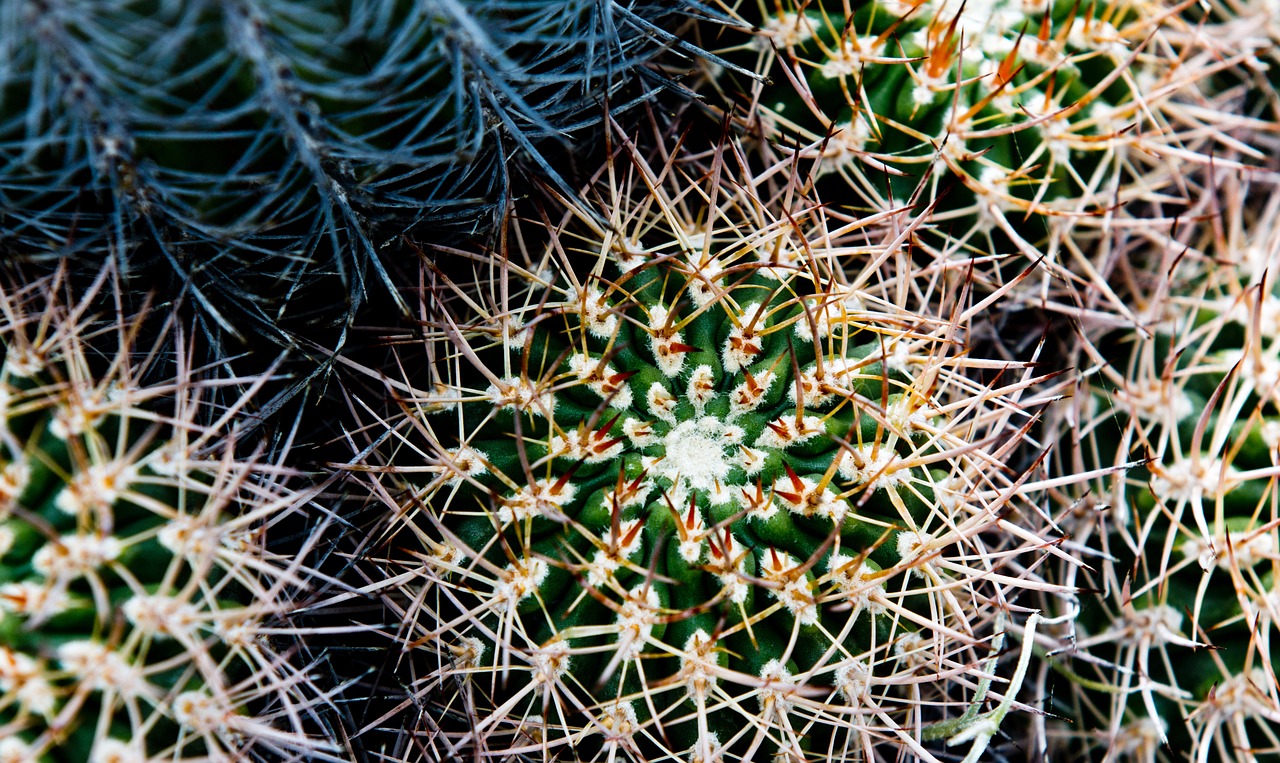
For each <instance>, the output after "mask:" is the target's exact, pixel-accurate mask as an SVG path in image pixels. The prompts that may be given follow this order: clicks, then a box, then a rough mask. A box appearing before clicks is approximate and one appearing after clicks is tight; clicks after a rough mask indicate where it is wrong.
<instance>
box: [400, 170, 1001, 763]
mask: <svg viewBox="0 0 1280 763" xmlns="http://www.w3.org/2000/svg"><path fill="white" fill-rule="evenodd" d="M614 166H618V165H616V164H615V165H614ZM722 169H723V170H724V172H725V173H726V175H727V173H728V172H729V170H728V169H727V168H723V167H722ZM647 171H648V170H635V173H636V174H635V176H631V175H628V180H627V181H626V182H637V183H638V182H639V178H640V177H643V174H642V173H644V172H647ZM621 172H622V171H621V170H619V174H621ZM627 172H628V173H630V172H631V169H628V170H627ZM704 172H705V174H704ZM655 175H656V173H655ZM697 176H698V177H701V178H704V179H703V180H701V181H695V180H691V179H688V178H684V177H680V176H675V175H672V176H668V177H666V178H665V179H664V180H663V181H661V183H660V184H658V187H656V188H654V187H650V188H648V189H642V190H640V191H639V192H636V194H635V196H634V197H632V196H630V195H628V194H629V193H630V192H629V191H619V190H618V189H616V188H606V187H604V186H603V185H601V186H600V187H593V189H592V191H591V192H592V193H594V192H597V191H598V192H599V193H601V194H602V195H606V196H607V197H609V198H612V199H613V201H612V203H613V205H614V206H612V207H605V208H604V212H602V214H607V215H608V216H611V217H613V218H614V219H615V220H618V222H616V223H615V226H616V228H617V230H618V232H617V233H614V232H613V231H609V232H601V231H599V230H598V229H592V230H590V231H589V232H587V233H580V232H579V230H578V229H576V228H574V229H571V230H566V231H565V232H563V233H561V234H560V237H559V238H558V239H557V241H558V243H553V244H551V245H548V247H547V250H546V251H547V253H546V254H545V255H544V256H543V257H542V258H541V259H539V258H536V257H528V254H527V252H526V253H525V254H524V257H525V258H526V259H524V260H523V261H521V260H519V259H518V258H517V257H514V256H513V257H512V258H511V259H510V260H509V261H508V262H509V269H508V270H507V271H506V272H507V273H508V274H509V279H508V280H499V281H497V282H495V283H494V284H493V288H491V289H490V288H488V287H486V288H485V289H484V294H486V295H497V294H502V295H505V296H504V297H503V300H504V301H503V303H502V304H503V307H502V308H493V309H491V310H488V311H486V315H485V316H484V317H483V318H482V319H480V320H479V322H478V323H470V324H466V325H458V324H452V323H446V328H445V329H444V330H443V332H442V333H441V335H440V336H441V341H442V344H441V345H440V349H438V350H433V352H440V353H442V354H441V355H438V356H437V357H440V358H448V359H449V360H448V362H445V363H441V365H439V366H437V367H436V368H437V371H436V373H439V374H440V375H441V376H442V377H444V378H447V379H448V380H449V381H447V382H446V381H440V382H439V383H438V386H437V389H435V390H432V391H431V392H428V393H415V394H414V396H413V399H415V400H419V401H420V402H419V403H418V404H417V407H416V408H415V411H414V414H415V416H414V418H413V419H411V420H410V422H407V423H406V426H408V427H409V428H408V429H406V430H405V432H406V434H404V435H403V438H401V437H400V436H397V439H398V440H399V439H403V440H404V442H405V444H406V446H407V447H408V448H409V450H400V451H399V453H398V454H397V455H396V456H395V457H388V461H387V463H388V464H390V465H389V466H388V467H385V468H380V469H378V470H376V472H375V473H383V472H385V473H395V472H396V471H399V472H400V473H401V474H403V475H404V479H406V480H407V481H408V484H407V485H406V489H407V490H408V492H409V493H410V495H412V496H413V498H412V499H411V500H412V505H413V506H414V507H421V508H420V509H419V508H415V509H414V510H413V511H407V512H405V513H403V514H402V516H404V517H406V518H407V521H408V520H411V521H412V523H413V524H412V527H413V529H412V533H413V537H412V540H411V542H412V543H413V544H416V545H417V546H418V547H420V548H422V550H421V552H419V553H416V554H415V555H414V561H413V562H410V563H408V564H409V565H410V569H411V570H416V572H413V573H411V574H412V575H413V578H412V580H414V581H415V582H416V579H417V578H418V577H419V576H425V578H426V580H427V581H428V583H426V584H425V587H424V589H423V590H422V591H421V592H415V589H414V588H413V587H410V588H409V590H407V591H404V592H403V593H402V594H400V595H401V596H405V597H407V598H406V599H404V600H403V601H402V600H401V599H398V598H397V599H395V600H394V601H395V602H396V604H395V605H396V606H397V607H401V608H403V609H405V611H407V612H409V613H411V614H410V615H406V620H408V621H410V622H415V623H416V626H415V627H417V628H419V629H421V631H422V633H423V636H422V638H421V639H420V640H419V641H418V642H417V644H418V645H419V646H422V647H424V648H426V649H428V650H431V654H432V655H433V656H432V660H433V661H434V662H436V663H446V664H447V666H446V667H443V668H438V669H437V672H436V673H433V674H432V680H434V681H438V682H439V684H440V686H441V687H442V691H444V689H443V687H459V686H461V687H462V688H463V690H464V691H465V692H467V695H468V696H469V697H471V699H468V700H458V702H461V703H463V704H467V705H470V704H471V703H474V704H475V705H476V706H477V707H484V708H487V709H486V710H478V711H477V723H475V724H468V725H467V726H466V727H465V728H462V729H459V730H457V731H456V732H453V733H454V734H455V736H451V737H450V739H452V740H453V744H454V749H455V751H461V750H463V749H468V748H470V747H472V746H474V747H475V748H477V749H480V748H494V747H496V746H499V745H501V746H504V748H508V747H514V748H517V749H523V745H525V744H533V743H532V742H529V741H528V740H530V739H535V740H540V741H539V742H538V744H539V745H542V747H541V748H540V749H559V748H562V747H565V746H568V745H572V746H573V748H574V754H575V755H577V756H579V757H580V758H582V759H600V760H604V759H612V756H615V755H620V754H625V755H626V756H627V757H628V759H633V760H646V759H647V760H653V759H657V758H659V757H661V756H663V755H674V756H677V757H678V758H680V759H688V760H704V761H710V760H713V759H724V760H755V759H760V758H759V756H771V755H778V756H781V757H782V758H783V759H787V760H793V759H797V760H798V759H803V758H806V757H807V756H809V755H822V754H827V755H830V756H833V758H845V757H853V756H856V755H857V754H858V753H856V750H860V749H864V748H866V747H868V746H878V745H882V744H883V745H888V746H892V747H898V748H902V747H905V748H909V749H913V750H916V752H917V753H919V754H922V755H924V756H925V759H933V758H931V757H930V756H929V755H928V754H927V753H925V752H924V751H923V747H922V746H921V745H922V743H921V742H920V741H919V739H920V735H924V736H925V738H935V739H936V738H937V736H935V737H928V734H929V733H930V731H929V729H928V728H927V726H928V724H930V723H932V722H933V721H935V720H936V721H942V720H944V719H945V718H946V716H947V715H948V714H949V713H948V711H946V710H945V709H944V708H946V707H948V706H951V707H965V706H966V703H967V702H968V701H971V700H972V699H973V694H972V691H971V690H972V688H973V687H975V686H976V685H977V684H978V683H980V681H979V680H977V679H975V680H973V681H972V682H968V683H967V684H966V685H962V684H961V683H957V682H952V681H951V680H950V679H949V678H947V679H944V680H941V681H934V682H930V681H924V683H922V682H921V681H922V679H920V678H919V676H922V675H924V674H932V673H934V672H935V671H942V672H943V673H946V674H947V675H948V676H950V675H953V674H954V675H959V674H964V673H965V672H966V671H968V670H970V669H972V668H973V667H974V666H976V665H979V664H980V663H982V662H983V661H984V660H986V659H988V658H989V657H990V654H991V649H992V647H991V646H990V645H989V644H987V643H985V642H983V641H981V640H980V639H975V638H973V636H972V633H973V631H972V629H973V628H975V627H976V628H982V627H989V626H983V625H981V623H982V622H983V621H984V618H986V622H992V620H991V619H990V618H994V617H995V615H996V612H995V611H994V608H993V611H991V612H982V613H975V612H973V611H972V610H971V609H969V608H967V607H965V606H964V605H962V604H961V601H970V597H973V596H979V597H985V596H986V595H987V594H979V593H978V590H979V589H980V588H981V587H983V586H984V585H986V583H985V582H984V580H985V579H984V575H983V574H981V573H978V572H977V569H978V568H981V567H984V566H985V565H986V564H987V563H988V561H990V558H989V557H987V556H986V555H985V553H986V552H982V551H974V553H975V556H973V557H968V556H965V555H966V554H967V553H968V550H967V549H969V548H970V544H976V545H974V548H975V549H976V548H984V546H983V545H982V543H983V542H981V541H979V540H978V539H977V536H979V535H981V534H982V533H983V532H984V531H985V530H986V529H989V528H991V527H992V526H993V523H995V522H998V521H999V517H998V512H991V511H990V510H989V509H988V508H987V504H986V503H985V502H986V501H988V500H992V497H994V496H1001V497H1002V498H1003V497H1005V496H1004V494H1003V493H1002V491H1000V490H995V489H992V491H991V492H990V493H988V492H986V491H987V489H988V488H987V487H980V485H983V484H985V480H986V479H987V471H986V470H985V468H984V467H981V466H980V465H979V464H983V463H988V462H987V461H986V460H985V459H986V458H990V456H989V455H988V456H981V455H976V454H982V453H987V451H986V450H985V446H984V445H979V444H978V443H977V442H975V441H974V440H972V439H970V438H971V437H974V436H976V435H975V434H974V433H975V432H979V431H987V430H985V427H987V426H990V425H991V420H989V419H988V418H986V415H987V414H984V413H982V411H984V410H986V409H985V405H986V401H987V399H986V398H982V399H980V400H972V399H969V398H968V395H969V394H970V392H969V391H961V390H962V389H963V385H962V384H959V382H958V379H959V375H958V374H957V373H956V368H957V366H956V365H954V364H955V363H956V362H957V359H956V358H955V357H954V356H953V355H952V354H951V353H952V352H953V350H954V349H955V348H954V345H953V344H952V343H951V341H950V340H948V339H947V338H945V329H946V326H947V324H946V323H945V322H939V323H930V322H929V321H927V320H924V319H922V318H920V317H919V316H917V315H915V314H913V313H911V312H910V311H908V310H905V309H904V308H902V307H899V306H895V303H894V302H892V301H889V299H887V298H886V294H885V292H883V291H882V289H883V288H884V285H883V284H882V283H881V282H879V280H878V278H879V276H878V275H876V276H872V275H869V274H879V273H881V272H883V271H880V270H878V269H876V268H868V269H866V270H865V271H864V272H863V273H862V274H861V275H860V276H858V277H859V278H862V279H865V280H864V281H860V282H857V283H856V284H854V283H850V282H849V281H848V276H846V270H845V268H846V267H847V268H848V271H847V272H852V273H858V272H859V270H862V269H863V268H864V266H865V265H866V264H867V263H868V262H871V261H873V259H874V258H875V257H876V256H878V254H877V253H880V254H883V252H884V251H887V250H885V249H884V248H883V247H882V248H880V249H877V248H876V247H874V246H872V247H870V248H868V247H866V246H857V245H855V244H854V243H853V242H854V241H855V239H854V238H852V237H851V238H849V239H844V238H841V237H840V236H841V235H842V234H832V233H830V232H828V231H826V230H825V229H824V228H823V227H822V225H821V224H820V223H819V222H817V221H816V220H815V219H814V218H815V216H816V215H818V214H820V213H819V212H818V211H817V209H816V208H806V207H804V206H803V205H801V206H800V207H799V208H797V209H795V210H792V211H790V212H789V215H788V216H783V217H782V219H780V220H777V221H773V222H769V221H764V220H759V219H754V218H749V219H748V220H744V219H743V218H741V217H739V215H742V214H744V213H746V212H747V211H748V210H759V207H758V206H757V205H756V203H755V202H754V201H753V199H755V198H756V197H754V196H753V195H751V194H752V193H754V192H753V191H748V190H744V186H743V185H738V184H737V182H738V181H730V180H728V179H727V178H726V179H725V180H723V181H722V184H721V185H716V184H713V183H708V184H707V185H702V183H706V182H707V181H706V180H705V178H714V177H717V175H716V173H715V172H711V171H703V170H697ZM620 182H621V181H620ZM708 188H710V189H712V190H708ZM762 192H763V191H762ZM686 194H689V195H690V198H689V199H687V200H686V199H685V195H686ZM695 194H697V195H702V194H707V195H709V196H714V195H715V194H724V198H725V201H724V202H723V204H722V205H721V206H711V207H703V206H701V205H700V204H699V203H697V202H695V201H693V200H692V199H693V198H694V195H695ZM731 194H740V196H738V197H733V196H731ZM779 198H781V197H779ZM685 205H687V206H688V209H685V208H684V207H685ZM579 219H580V220H583V221H584V224H585V225H587V226H590V225H591V223H590V222H587V221H589V220H590V219H591V218H589V217H587V216H586V215H582V216H581V217H580V218H579ZM858 227H859V226H851V228H850V230H853V229H856V228H858ZM856 235H858V236H862V235H864V233H857V234H856ZM866 235H872V234H870V233H866ZM889 235H892V234H889ZM579 236H582V238H579ZM862 240H863V241H865V239H862ZM846 243H848V246H846ZM561 247H564V249H565V250H567V251H570V252H571V253H570V254H567V255H566V256H565V257H564V259H563V260H562V259H561V258H560V257H559V256H558V255H557V254H556V253H557V252H559V251H560V248H561ZM584 249H585V251H586V253H585V254H584V253H583V250H584ZM887 267H892V265H890V266H887ZM895 293H896V292H895ZM911 294H912V292H911V291H910V290H904V292H903V293H901V294H899V295H898V296H897V299H898V300H899V302H898V304H899V305H900V304H901V303H902V302H903V301H906V300H909V299H911ZM487 298H488V297H484V296H481V297H476V298H473V299H472V302H471V304H473V305H478V304H480V302H482V301H484V300H485V299H487ZM464 358H465V359H464ZM455 362H456V363H457V364H464V365H462V370H456V371H455V370H453V369H451V366H454V364H455ZM402 363H404V364H405V365H406V367H408V366H409V365H411V363H410V362H409V361H407V360H403V359H402ZM957 384H959V386H953V385H957ZM1013 386H1014V387H1018V386H1019V385H1018V384H1013ZM962 400H963V401H966V402H961V401H962ZM947 406H951V407H949V408H948V407H947ZM970 416H973V417H975V418H973V419H970V418H969V417H970ZM415 432H416V433H420V434H421V435H425V436H427V440H426V443H427V444H425V445H417V444H414V443H415V441H416V437H417V434H414V433H415ZM419 448H420V449H422V450H424V451H425V452H427V453H428V454H429V456H430V461H429V463H428V465H427V466H426V467H425V471H427V472H428V473H429V474H432V476H433V478H432V479H431V480H430V481H426V482H424V481H423V480H422V479H421V478H420V477H414V476H413V475H414V474H415V469H414V468H413V467H410V466H407V465H405V461H406V459H407V458H408V457H409V455H410V453H411V450H412V449H419ZM421 471H422V468H418V472H421ZM996 479H997V480H998V479H999V477H997V478H996ZM1006 487H1007V486H1006ZM1013 492H1014V493H1016V491H1013ZM980 507H981V508H980ZM1002 542H1003V541H1002ZM1018 543H1021V541H1018ZM423 545H425V547H422V546H423ZM962 548H964V549H966V550H965V551H962V550H961V549H962ZM994 579H996V580H998V581H1000V582H999V585H1004V583H1005V581H1007V580H1011V579H1010V578H1007V577H1005V576H1001V575H997V576H996V577H995V578H994ZM420 602H429V604H423V603H420ZM966 634H969V635H966ZM957 650H958V651H957ZM996 651H998V650H996ZM961 653H963V654H966V655H968V657H967V658H961V657H959V656H958V655H959V654H961ZM952 671H954V673H952ZM948 696H949V697H950V699H949V700H948V699H943V697H948ZM455 706H459V705H458V704H456V703H455V702H454V701H443V704H442V706H441V707H442V708H443V710H442V714H443V715H442V717H447V714H448V709H449V708H452V707H455ZM873 706H874V707H875V708H877V709H876V710H874V711H873V710H871V709H870V708H871V707H873ZM922 707H927V708H929V709H928V710H922V709H921V708H922ZM976 712H977V711H976V710H975V711H974V713H973V714H970V715H966V716H965V721H964V723H958V724H952V725H949V726H946V727H945V728H947V729H949V730H950V731H949V733H948V736H949V735H950V734H956V733H959V732H960V731H961V730H963V729H964V728H966V726H967V724H970V723H972V722H974V721H975V718H976ZM956 715H959V713H956ZM1001 717H1003V712H1002V713H1001ZM952 720H955V719H952ZM988 720H990V719H988ZM864 726H865V727H866V728H868V729H870V730H867V731H864V730H863V728H864ZM908 727H910V728H914V729H915V730H914V731H910V732H908V731H904V730H903V729H905V728H908ZM994 727H995V726H994V725H993V726H992V728H993V729H994ZM624 729H625V730H624ZM935 732H936V733H939V734H940V733H942V732H941V731H938V730H936V729H935ZM988 738H989V737H983V738H982V739H981V742H982V744H983V745H985V742H986V739H988ZM521 740H525V741H523V742H522V741H521ZM460 754H461V753H460ZM566 754H567V753H566Z"/></svg>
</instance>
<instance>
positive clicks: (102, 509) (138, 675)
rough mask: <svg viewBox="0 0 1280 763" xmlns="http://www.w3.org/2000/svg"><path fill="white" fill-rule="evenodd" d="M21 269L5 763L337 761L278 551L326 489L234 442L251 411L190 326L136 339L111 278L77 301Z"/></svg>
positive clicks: (4, 404) (1, 504) (8, 459)
mask: <svg viewBox="0 0 1280 763" xmlns="http://www.w3.org/2000/svg"><path fill="white" fill-rule="evenodd" d="M4 275H5V281H4V284H3V288H0V294H2V295H3V297H2V298H0V310H2V311H3V312H2V318H0V346H2V347H3V353H4V355H3V365H2V366H0V413H2V414H3V415H0V441H2V443H3V444H2V445H0V760H3V761H5V763H36V762H37V761H39V762H40V763H49V762H53V761H56V762H58V763H87V762H89V761H92V762H93V763H141V762H142V761H147V760H171V761H182V760H206V761H241V760H246V759H250V760H252V759H261V758H263V757H266V756H269V755H316V756H319V757H320V758H324V757H326V755H327V754H326V750H327V749H328V748H329V747H330V745H329V743H327V742H324V741H321V740H319V739H316V738H313V737H311V736H308V734H307V731H308V724H309V723H310V720H309V716H310V714H312V713H313V712H314V711H313V709H312V708H313V707H314V704H315V702H316V697H317V695H315V694H313V693H310V690H309V685H310V684H309V680H308V678H307V676H306V674H305V672H304V671H303V670H302V669H301V668H300V667H299V666H296V665H294V664H293V662H292V659H291V658H290V657H288V656H286V655H285V654H284V653H283V652H281V651H278V650H277V648H276V645H275V644H274V643H273V639H275V638H278V637H279V636H282V635H284V634H287V633H289V628H288V627H287V626H286V625H285V624H283V622H282V617H281V616H282V613H283V612H284V611H286V609H287V608H288V606H289V599H290V596H291V594H292V593H296V592H297V590H298V588H299V587H300V586H301V585H302V584H303V578H304V573H305V570H306V568H305V567H304V566H302V565H301V563H300V562H299V561H296V560H282V559H276V558H274V557H272V556H271V555H269V554H268V553H267V552H266V550H265V548H264V533H265V531H266V528H267V527H268V526H269V525H270V524H272V523H274V522H278V521H279V520H280V519H281V518H282V517H284V516H285V515H286V514H287V513H288V512H290V511H293V510H296V509H297V508H298V507H300V506H302V505H303V504H304V503H305V501H306V500H307V498H308V495H307V494H305V493H298V492H295V490H294V489H293V488H292V487H290V484H289V482H290V480H289V470H287V469H284V468H282V467H280V466H279V465H277V464H274V463H271V462H268V461H266V460H264V459H263V458H262V457H261V456H260V455H259V456H258V457H248V458H246V457H238V456H236V455H235V454H234V452H233V450H232V446H233V445H235V444H236V443H235V442H234V441H235V431H236V428H235V427H234V426H232V425H231V422H234V420H235V416H236V414H237V413H238V411H237V410H236V409H232V410H230V411H223V412H221V413H220V414H218V415H217V416H214V417H209V416H207V415H206V414H207V412H206V411H205V410H204V408H203V406H204V405H205V403H204V398H205V396H206V395H207V393H208V391H209V389H210V387H211V386H212V385H214V384H218V383H220V382H218V381H217V380H216V379H214V378H212V377H209V376H208V375H207V373H206V372H203V371H200V370H198V369H193V368H191V367H190V366H187V365H185V360H183V358H185V357H189V352H190V348H189V347H184V346H183V345H184V342H183V340H182V339H181V337H177V338H170V339H163V338H162V339H161V340H159V341H158V343H157V344H155V345H154V346H139V345H137V344H135V340H136V338H137V337H138V336H139V335H140V332H141V331H142V330H143V327H144V324H146V323H147V320H146V319H145V318H144V317H143V316H137V317H134V316H131V315H128V314H124V313H121V312H119V304H120V302H119V297H120V295H119V293H118V292H116V293H115V294H114V298H113V294H112V289H111V288H110V284H111V281H110V280H108V279H107V278H106V275H105V274H104V276H103V277H102V278H99V279H98V280H97V281H96V283H95V284H94V286H93V288H91V289H90V290H89V291H88V292H87V293H86V294H85V295H83V296H82V298H77V299H75V300H64V299H63V296H64V294H63V290H64V287H65V283H64V282H62V281H61V279H58V278H46V279H37V280H34V281H30V282H25V283H24V282H22V281H20V280H16V279H13V278H12V277H11V275H12V274H9V273H5V274H4ZM152 317H153V318H154V317H157V316H152ZM170 320H171V318H170ZM160 322H161V324H163V323H164V320H163V317H160ZM175 352H176V353H177V354H178V361H177V363H176V366H177V367H176V375H174V376H172V377H169V378H166V379H164V380H162V381H159V382H154V383H152V382H146V381H144V379H146V378H148V377H150V376H151V375H152V374H153V372H155V370H156V369H157V368H163V367H164V366H165V364H167V363H171V362H173V361H174V356H173V355H172V353H175ZM237 381H242V380H226V381H225V383H234V382H237ZM246 402H247V400H246V401H242V403H241V405H244V404H245V403H246ZM210 421H213V423H212V424H211V423H210ZM272 634H276V635H272Z"/></svg>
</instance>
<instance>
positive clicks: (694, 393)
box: [688, 365, 716, 413]
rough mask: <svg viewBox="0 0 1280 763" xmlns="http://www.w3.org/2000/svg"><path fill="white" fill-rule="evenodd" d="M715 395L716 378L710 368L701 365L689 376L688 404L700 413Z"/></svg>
mask: <svg viewBox="0 0 1280 763" xmlns="http://www.w3.org/2000/svg"><path fill="white" fill-rule="evenodd" d="M715 394H716V376H715V372H714V371H712V370H711V366H708V365H701V366H698V367H697V368H695V369H693V373H692V374H691V375H690V376H689V391H688V396H689V402H691V403H693V407H694V408H697V409H698V412H699V413H701V412H702V409H703V408H706V407H707V403H709V402H711V398H713V397H715Z"/></svg>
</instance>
